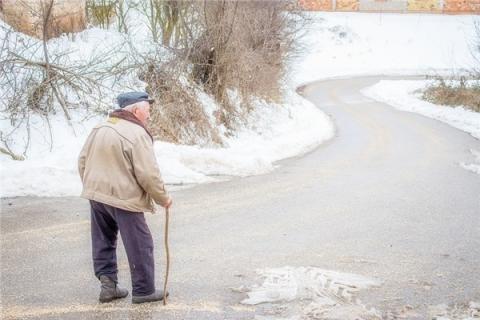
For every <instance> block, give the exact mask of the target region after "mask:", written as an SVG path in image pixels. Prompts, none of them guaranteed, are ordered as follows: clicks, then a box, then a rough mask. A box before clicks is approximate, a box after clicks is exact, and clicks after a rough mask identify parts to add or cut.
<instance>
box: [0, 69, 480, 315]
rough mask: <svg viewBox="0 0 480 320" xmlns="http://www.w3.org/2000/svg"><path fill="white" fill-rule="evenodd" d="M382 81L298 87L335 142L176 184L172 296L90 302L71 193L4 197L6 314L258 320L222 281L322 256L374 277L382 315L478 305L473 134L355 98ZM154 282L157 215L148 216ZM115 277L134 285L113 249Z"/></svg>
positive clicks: (78, 206) (247, 278)
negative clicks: (229, 175)
mask: <svg viewBox="0 0 480 320" xmlns="http://www.w3.org/2000/svg"><path fill="white" fill-rule="evenodd" d="M378 80H379V78H374V77H370V78H356V79H349V80H330V81H324V82H318V83H315V84H312V85H310V86H308V87H307V88H305V89H304V94H305V96H306V97H308V98H309V99H310V100H312V101H313V102H314V103H315V104H316V105H317V106H318V107H319V108H321V109H322V110H324V111H325V112H327V113H328V114H330V115H331V116H332V118H333V120H334V122H335V125H336V127H337V133H336V136H335V138H333V139H332V140H331V141H329V142H327V143H326V144H324V145H322V146H320V147H319V148H317V149H316V150H315V151H313V152H311V153H309V154H307V155H304V156H302V157H299V158H293V159H288V160H286V161H283V162H282V163H280V166H279V168H277V169H276V170H275V171H274V172H273V173H270V174H267V175H262V176H254V177H248V178H242V179H233V180H231V181H228V182H222V183H214V184H209V185H200V186H197V187H195V188H191V189H187V190H182V191H177V192H175V193H174V199H175V204H174V207H173V209H172V213H171V215H172V216H171V226H170V247H171V248H170V249H171V254H172V265H171V274H170V281H169V290H170V292H171V297H170V299H169V303H168V305H167V306H165V307H164V306H163V305H162V304H161V303H157V304H150V305H143V306H136V305H132V304H131V303H130V299H129V298H130V297H129V298H127V299H124V300H122V301H117V302H114V303H109V304H103V305H102V304H99V303H98V302H97V298H98V290H99V288H98V282H97V280H96V279H95V278H94V275H93V273H92V266H91V253H90V234H89V211H88V205H87V202H86V201H85V200H82V199H79V198H12V199H2V212H1V290H2V291H1V305H2V318H4V319H25V318H44V319H253V318H254V317H255V315H262V312H264V311H265V310H264V308H265V307H264V306H262V305H260V306H257V307H255V306H244V305H241V304H239V301H241V300H242V299H243V298H244V297H245V294H243V293H238V292H234V291H232V290H231V289H230V288H231V287H234V288H236V287H239V286H241V285H247V286H248V285H252V284H253V283H255V270H256V269H258V268H273V267H283V266H318V267H321V268H324V269H331V270H337V271H343V272H351V273H355V274H360V275H364V276H367V277H374V278H376V279H380V280H382V281H383V284H382V285H381V286H380V287H379V288H374V289H370V290H367V291H365V292H363V293H361V299H362V301H364V303H366V304H368V305H369V306H374V307H375V308H377V309H378V310H380V311H382V313H384V314H388V313H391V312H392V311H393V310H399V309H400V308H403V307H405V306H408V308H409V309H413V310H415V311H416V312H417V313H418V314H420V315H421V316H420V318H427V316H426V310H427V308H428V306H431V305H436V304H440V303H447V304H452V303H460V304H462V303H467V302H469V301H480V176H478V175H476V174H474V173H472V172H469V171H466V170H465V169H463V168H462V167H461V166H460V165H459V163H460V162H467V163H468V162H471V161H473V157H472V155H471V154H470V152H469V150H470V149H476V150H480V141H478V140H475V139H474V138H472V137H471V136H469V135H468V134H466V133H464V132H461V131H459V130H456V129H454V128H451V127H449V126H447V125H445V124H443V123H440V122H437V121H435V120H431V119H428V118H424V117H422V116H420V115H416V114H412V113H405V112H400V111H396V110H395V109H393V108H391V107H389V106H387V105H384V104H382V103H378V102H375V101H372V100H370V99H368V98H366V97H363V96H362V95H361V94H360V93H359V90H360V89H361V88H363V87H365V86H368V85H371V84H374V83H375V82H376V81H378ZM148 221H149V224H150V227H151V230H152V232H153V234H154V240H155V242H156V245H157V247H156V252H157V259H156V266H157V280H156V282H157V284H158V286H159V287H161V286H162V283H163V272H164V266H165V264H164V263H165V260H164V253H163V223H164V216H163V215H162V214H158V215H154V216H149V217H148ZM118 252H119V269H120V271H119V272H120V275H119V277H120V281H121V282H122V283H123V284H125V285H126V286H127V287H128V288H129V289H130V283H129V281H130V278H129V271H128V264H127V260H126V257H125V254H124V250H123V246H122V245H120V246H119V249H118Z"/></svg>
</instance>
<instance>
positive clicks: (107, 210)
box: [78, 92, 172, 303]
mask: <svg viewBox="0 0 480 320" xmlns="http://www.w3.org/2000/svg"><path fill="white" fill-rule="evenodd" d="M117 102H118V105H119V107H120V109H117V110H115V111H113V112H112V113H111V114H110V117H109V118H108V120H107V121H106V122H105V123H103V124H100V125H98V126H96V127H95V128H94V129H93V130H92V132H91V133H90V136H89V137H88V139H87V141H86V142H85V145H84V147H83V149H82V151H81V153H80V157H79V160H78V168H79V173H80V177H81V179H82V183H83V192H82V197H83V198H86V199H89V200H90V208H91V233H92V252H93V266H94V270H95V275H96V276H97V278H98V279H99V280H100V282H101V291H100V297H99V300H100V302H109V301H112V300H114V299H118V298H124V297H126V296H127V295H128V291H127V290H126V289H123V288H121V287H119V286H118V285H117V284H118V280H117V272H118V269H117V256H116V248H117V234H118V231H120V235H121V237H122V241H123V244H124V246H125V251H126V252H127V257H128V262H129V265H130V274H131V278H132V302H133V303H143V302H153V301H160V300H162V299H163V291H161V290H156V289H155V270H154V269H155V265H154V254H153V239H152V235H151V234H150V230H149V229H148V226H147V224H146V222H145V217H144V214H143V212H153V211H154V203H153V202H156V203H157V204H159V205H161V206H163V207H166V208H168V207H170V206H171V205H172V199H171V198H170V197H169V195H168V194H167V191H166V190H165V187H164V183H163V181H162V178H161V175H160V171H159V169H158V166H157V162H156V159H155V154H154V151H153V138H152V135H151V134H150V133H149V132H148V130H147V128H146V127H145V124H146V122H147V120H148V119H149V117H150V105H151V104H152V103H153V102H154V101H153V100H152V99H150V98H149V97H148V95H147V94H146V93H145V92H128V93H123V94H121V95H119V96H118V98H117Z"/></svg>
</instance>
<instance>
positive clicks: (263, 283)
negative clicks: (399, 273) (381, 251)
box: [234, 267, 480, 320]
mask: <svg viewBox="0 0 480 320" xmlns="http://www.w3.org/2000/svg"><path fill="white" fill-rule="evenodd" d="M257 274H258V275H259V278H260V279H259V282H260V283H259V284H256V285H254V286H253V287H251V288H245V287H241V288H237V289H234V290H235V291H242V292H245V293H246V294H247V298H246V299H244V300H242V301H241V303H242V304H245V305H261V307H258V308H257V312H256V315H255V320H309V319H331V320H333V319H338V320H340V319H341V320H380V319H426V315H420V314H418V313H416V312H415V310H414V308H413V307H411V306H405V307H403V308H401V309H398V310H394V311H388V312H381V311H380V310H378V309H376V308H374V307H368V306H367V305H366V304H364V303H362V301H360V299H358V297H357V296H358V293H359V292H360V291H361V290H365V289H369V288H373V287H378V286H380V285H381V281H379V280H376V279H370V278H367V277H364V276H360V275H356V274H350V273H342V272H336V271H330V270H324V269H320V268H315V267H298V268H294V267H284V268H273V269H262V270H258V271H257ZM428 319H431V320H473V319H480V304H479V303H474V302H471V303H469V304H465V305H455V306H447V305H438V306H432V307H429V308H428Z"/></svg>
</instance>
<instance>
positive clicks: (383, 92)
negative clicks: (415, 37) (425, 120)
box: [362, 80, 480, 174]
mask: <svg viewBox="0 0 480 320" xmlns="http://www.w3.org/2000/svg"><path fill="white" fill-rule="evenodd" d="M431 82H432V81H427V80H382V81H380V82H378V83H377V84H375V85H373V86H371V87H369V88H366V89H364V90H363V91H362V93H363V94H364V95H365V96H367V97H370V98H372V99H375V100H377V101H381V102H385V103H386V104H388V105H391V106H393V107H395V108H397V109H399V110H402V111H408V112H414V113H418V114H421V115H423V116H426V117H429V118H432V119H436V120H439V121H442V122H445V123H447V124H448V125H450V126H452V127H454V128H457V129H459V130H462V131H465V132H467V133H469V134H471V135H472V136H473V137H475V138H477V139H480V113H478V112H474V111H471V110H468V109H466V108H463V107H455V108H452V107H448V106H439V105H435V104H433V103H430V102H428V101H425V100H423V99H421V91H420V90H421V89H424V88H425V87H427V86H428V85H430V84H431ZM471 152H472V154H473V155H474V157H475V163H469V164H467V163H461V164H460V165H461V166H462V167H463V168H465V169H467V170H470V171H473V172H476V173H478V174H480V151H476V150H471Z"/></svg>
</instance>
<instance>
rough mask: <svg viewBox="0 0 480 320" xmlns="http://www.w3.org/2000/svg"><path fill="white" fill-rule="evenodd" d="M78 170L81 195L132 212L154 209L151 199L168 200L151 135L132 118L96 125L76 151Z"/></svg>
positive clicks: (160, 201)
mask: <svg viewBox="0 0 480 320" xmlns="http://www.w3.org/2000/svg"><path fill="white" fill-rule="evenodd" d="M78 170H79V173H80V178H81V179H82V182H83V192H82V195H81V196H82V197H83V198H86V199H90V200H95V201H98V202H102V203H105V204H108V205H111V206H113V207H117V208H120V209H124V210H128V211H134V212H145V211H147V212H154V210H155V206H154V204H153V201H155V202H156V203H157V204H159V205H162V206H165V205H166V204H167V202H168V194H167V192H166V190H165V187H164V183H163V180H162V177H161V175H160V170H159V169H158V165H157V161H156V159H155V154H154V151H153V142H152V139H151V137H150V135H149V134H148V133H147V131H146V130H145V129H144V128H143V127H141V126H140V125H138V124H135V123H133V122H130V121H127V120H124V119H120V118H112V117H111V118H109V120H108V121H107V122H106V123H103V124H100V125H98V126H96V127H95V128H94V129H93V130H92V132H91V133H90V136H89V137H88V139H87V141H86V142H85V145H84V146H83V149H82V151H81V153H80V157H79V160H78ZM152 200H153V201H152Z"/></svg>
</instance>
